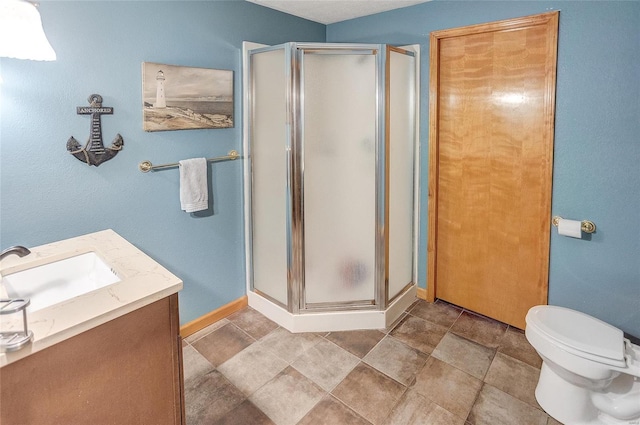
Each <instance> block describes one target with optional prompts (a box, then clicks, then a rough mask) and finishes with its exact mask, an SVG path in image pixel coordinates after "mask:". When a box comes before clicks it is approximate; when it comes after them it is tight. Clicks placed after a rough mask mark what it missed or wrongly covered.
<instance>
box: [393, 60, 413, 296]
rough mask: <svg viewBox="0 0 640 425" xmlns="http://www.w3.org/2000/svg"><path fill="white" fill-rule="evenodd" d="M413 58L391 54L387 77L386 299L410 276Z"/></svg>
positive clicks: (397, 291)
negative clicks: (387, 199)
mask: <svg viewBox="0 0 640 425" xmlns="http://www.w3.org/2000/svg"><path fill="white" fill-rule="evenodd" d="M414 61H415V58H414V57H412V56H408V55H404V54H402V53H397V52H391V58H390V62H391V63H390V68H391V69H390V76H388V78H389V87H390V91H389V92H390V94H389V102H390V112H389V123H390V144H391V145H390V154H389V155H390V159H389V161H390V164H389V169H390V172H389V180H390V181H389V299H392V298H393V297H394V296H395V295H397V294H398V293H399V292H400V291H401V290H402V289H403V288H404V287H405V286H406V285H407V284H408V283H410V282H411V281H412V275H413V163H414V156H413V153H414V132H415V128H414V119H415V117H414V111H415V107H414V106H415V97H414V96H415V63H414Z"/></svg>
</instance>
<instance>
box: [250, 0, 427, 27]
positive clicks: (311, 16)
mask: <svg viewBox="0 0 640 425" xmlns="http://www.w3.org/2000/svg"><path fill="white" fill-rule="evenodd" d="M248 1H250V2H252V3H255V4H259V5H261V6H265V7H268V8H270V9H275V10H279V11H280V12H285V13H288V14H290V15H294V16H298V17H300V18H304V19H308V20H310V21H314V22H319V23H321V24H325V25H328V24H333V23H336V22H341V21H346V20H349V19H353V18H360V17H362V16H368V15H374V14H376V13H380V12H386V11H389V10H393V9H400V8H403V7H408V6H413V5H416V4H419V3H426V2H427V1H430V0H248Z"/></svg>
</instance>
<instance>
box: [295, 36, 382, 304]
mask: <svg viewBox="0 0 640 425" xmlns="http://www.w3.org/2000/svg"><path fill="white" fill-rule="evenodd" d="M297 54H298V60H299V61H300V64H301V78H300V85H301V87H300V92H301V93H303V96H301V99H300V102H301V106H302V108H301V111H302V112H301V120H302V126H301V130H300V131H301V133H302V138H301V146H300V148H301V149H302V156H303V160H302V162H303V183H302V185H303V194H304V195H303V217H304V288H303V291H302V293H303V294H304V301H303V306H302V308H303V309H304V308H307V309H308V308H314V307H316V308H321V307H322V306H323V305H332V306H336V305H339V304H346V305H354V304H362V305H372V304H374V301H375V298H376V296H375V283H376V279H375V278H376V261H375V256H376V149H377V144H378V134H377V132H376V125H377V117H378V110H377V107H378V103H377V87H378V83H377V78H378V76H377V73H376V63H377V54H378V51H377V50H375V49H369V50H357V51H352V52H349V51H342V50H332V49H330V48H325V49H323V50H318V49H313V48H310V49H304V48H301V49H300V50H299V51H298V53H297Z"/></svg>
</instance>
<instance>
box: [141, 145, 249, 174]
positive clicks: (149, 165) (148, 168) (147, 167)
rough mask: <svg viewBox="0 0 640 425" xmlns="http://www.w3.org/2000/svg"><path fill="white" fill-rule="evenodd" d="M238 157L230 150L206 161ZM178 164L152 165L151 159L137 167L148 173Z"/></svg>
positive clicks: (234, 151)
mask: <svg viewBox="0 0 640 425" xmlns="http://www.w3.org/2000/svg"><path fill="white" fill-rule="evenodd" d="M238 158H240V155H238V151H236V150H230V151H229V153H228V154H227V155H224V156H216V157H214V158H207V162H216V161H233V160H235V159H238ZM178 166H180V164H179V163H177V162H172V163H171V164H160V165H153V164H152V163H151V161H142V162H141V163H140V164H138V168H139V169H140V171H142V172H143V173H148V172H149V171H154V170H164V169H165V168H173V167H178Z"/></svg>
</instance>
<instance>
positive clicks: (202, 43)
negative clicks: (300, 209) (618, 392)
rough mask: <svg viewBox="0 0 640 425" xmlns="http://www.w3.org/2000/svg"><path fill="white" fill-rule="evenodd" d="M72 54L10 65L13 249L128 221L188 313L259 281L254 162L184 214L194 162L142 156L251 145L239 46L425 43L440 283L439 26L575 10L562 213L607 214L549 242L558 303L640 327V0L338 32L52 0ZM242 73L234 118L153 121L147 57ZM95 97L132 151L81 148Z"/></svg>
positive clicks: (562, 93)
mask: <svg viewBox="0 0 640 425" xmlns="http://www.w3.org/2000/svg"><path fill="white" fill-rule="evenodd" d="M40 10H41V14H42V17H43V21H44V24H45V27H46V31H47V34H48V36H49V39H50V40H51V43H52V44H53V45H54V47H55V48H56V51H57V53H58V60H57V61H56V62H50V63H41V62H32V61H19V60H11V59H1V60H0V75H2V79H3V80H4V82H3V84H2V85H1V86H0V90H1V91H0V120H1V121H0V245H1V246H2V247H3V248H4V247H7V246H9V245H13V244H23V245H27V246H34V245H39V244H42V243H47V242H52V241H55V240H59V239H64V238H69V237H73V236H77V235H80V234H84V233H88V232H93V231H97V230H101V229H105V228H112V229H114V230H116V231H117V232H118V233H120V234H121V235H123V236H124V237H125V238H127V239H128V240H130V241H131V242H133V243H134V244H135V245H136V246H138V247H139V248H141V249H142V250H143V251H145V252H146V253H147V254H149V255H150V256H151V257H153V258H154V259H156V260H157V261H159V262H160V263H162V264H163V265H164V266H165V267H167V268H168V269H169V270H171V271H172V272H174V273H175V274H176V275H178V276H180V277H181V278H182V279H183V280H184V282H185V289H184V290H183V291H182V292H181V294H180V308H181V321H182V323H185V322H188V321H190V320H193V319H195V318H197V317H199V316H201V315H203V314H206V313H208V312H209V311H211V310H214V309H215V308H217V307H219V306H221V305H223V304H226V303H228V302H230V301H232V300H234V299H236V298H238V297H240V296H242V295H243V294H244V292H245V290H244V236H243V221H242V220H243V217H242V214H243V210H242V170H241V164H240V163H239V162H237V163H233V162H226V163H218V164H214V165H212V166H211V167H210V172H211V174H212V175H211V177H212V192H213V200H214V204H213V211H212V214H211V212H209V213H208V214H203V215H201V216H200V217H197V216H193V215H189V214H186V213H184V212H181V211H180V204H179V200H178V184H179V182H178V172H177V170H167V171H163V172H157V173H153V174H142V173H141V172H139V171H138V168H137V165H138V163H139V162H140V161H142V160H144V159H149V160H151V161H153V162H154V163H164V162H175V161H177V160H180V159H184V158H190V157H196V156H216V155H221V154H224V153H226V152H227V151H228V150H230V149H240V147H241V137H242V135H241V128H242V127H241V126H242V121H241V117H240V111H241V109H240V108H241V105H240V92H241V85H240V81H241V75H240V73H241V68H240V67H241V43H242V41H243V40H248V41H255V42H260V43H264V44H277V43H281V42H285V41H324V40H325V31H326V40H327V41H330V42H339V41H349V42H381V43H392V44H414V43H419V44H421V48H422V76H421V77H422V92H423V93H422V105H421V128H422V130H421V145H422V148H423V149H422V158H421V162H422V182H423V184H422V193H421V200H422V202H421V204H422V205H421V207H422V209H421V211H422V216H421V232H420V233H421V234H420V276H419V277H420V284H421V286H423V287H424V282H425V281H426V266H425V265H426V237H427V235H426V210H427V206H426V181H427V180H426V178H427V175H428V170H427V162H428V161H427V156H426V147H427V145H428V103H427V101H426V99H427V91H426V89H427V86H428V84H427V82H428V68H429V67H428V65H429V58H428V56H429V54H428V53H429V51H428V37H429V32H430V31H433V30H437V29H445V28H452V27H457V26H462V25H469V24H474V23H480V22H489V21H494V20H499V19H506V18H513V17H517V16H524V15H529V14H535V13H542V12H546V11H549V10H560V11H561V12H560V37H559V58H558V86H557V108H556V111H557V112H556V137H555V164H554V192H553V197H554V198H553V214H558V215H562V216H564V217H567V218H580V219H582V218H585V219H591V220H593V221H594V222H595V223H596V225H597V226H598V232H597V233H596V234H594V235H593V236H592V238H591V240H577V239H570V238H564V237H558V236H557V234H556V233H555V232H553V233H552V238H551V270H550V281H549V290H550V293H549V302H550V303H551V304H558V305H564V306H568V307H571V308H575V309H578V310H582V311H585V312H587V313H589V314H592V315H594V316H596V317H599V318H601V319H603V320H605V321H608V322H610V323H612V324H614V325H615V326H618V327H620V328H622V329H623V330H625V331H626V332H629V333H631V334H634V335H636V336H640V226H638V222H639V221H640V220H639V219H640V189H639V188H640V167H639V165H638V163H639V162H640V105H639V102H640V76H639V72H640V71H639V70H640V32H639V30H638V28H640V3H639V2H637V1H634V2H568V1H550V2H541V1H535V2H525V1H512V2H489V1H481V2H474V1H469V2H462V1H451V2H448V1H434V2H430V3H425V4H422V5H418V6H414V7H411V8H406V9H400V10H397V11H391V12H387V13H383V14H379V15H374V16H370V17H365V18H360V19H355V20H350V21H346V22H342V23H338V24H333V25H329V26H326V27H325V26H324V25H320V24H315V23H312V22H309V21H306V20H303V19H298V18H295V17H291V16H288V15H285V14H282V13H279V12H276V11H272V10H270V9H266V8H263V7H260V6H256V5H254V4H251V3H247V2H243V1H229V2H225V1H203V2H198V1H180V2H178V1H176V2H172V1H140V2H133V1H130V2H111V1H91V2H83V1H72V2H66V1H65V2H53V1H41V6H40ZM145 61H147V62H160V63H168V64H176V65H186V66H199V67H206V68H222V69H232V70H234V71H235V91H236V96H235V98H236V108H235V114H236V126H235V128H233V129H223V130H189V131H173V132H156V133H145V132H143V131H142V123H141V120H142V112H141V70H140V68H141V63H142V62H145ZM91 93H99V94H101V95H102V96H103V97H104V105H105V106H112V107H114V108H115V114H114V115H113V116H106V117H104V118H103V130H104V138H105V142H106V143H107V144H109V143H110V142H111V140H112V139H113V137H115V134H116V133H118V132H119V133H121V134H122V136H123V137H124V140H125V148H124V150H123V151H122V152H121V153H120V154H118V156H117V157H116V158H115V159H113V160H112V161H110V162H107V163H105V164H103V165H101V166H100V167H98V168H95V167H88V166H86V165H83V164H82V163H80V162H79V161H78V160H76V159H75V158H73V157H71V155H69V154H68V153H67V151H66V149H65V143H66V140H67V139H68V138H69V137H70V136H72V135H73V136H75V137H76V138H77V139H78V140H80V141H81V142H82V141H84V140H85V138H86V137H88V132H89V119H88V117H85V116H78V115H76V111H75V108H76V106H83V105H85V104H86V98H87V97H88V96H89V94H91Z"/></svg>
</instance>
